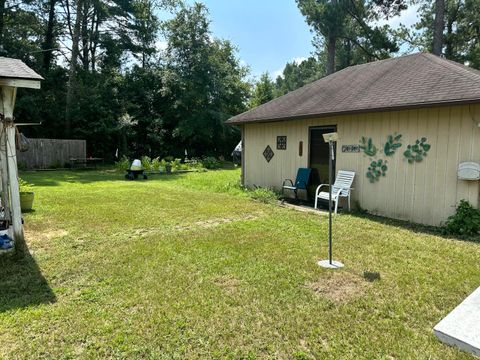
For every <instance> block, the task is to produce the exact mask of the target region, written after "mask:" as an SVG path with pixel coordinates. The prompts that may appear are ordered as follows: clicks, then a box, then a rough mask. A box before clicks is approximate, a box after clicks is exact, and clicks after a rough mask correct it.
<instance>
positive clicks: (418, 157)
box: [403, 137, 431, 164]
mask: <svg viewBox="0 0 480 360" xmlns="http://www.w3.org/2000/svg"><path fill="white" fill-rule="evenodd" d="M430 147H431V146H430V144H427V138H426V137H422V138H421V139H417V141H415V144H414V145H408V146H407V150H405V152H404V153H403V156H405V157H406V158H407V160H408V163H409V164H413V163H414V162H421V161H422V160H423V158H424V157H425V156H427V152H428V150H430Z"/></svg>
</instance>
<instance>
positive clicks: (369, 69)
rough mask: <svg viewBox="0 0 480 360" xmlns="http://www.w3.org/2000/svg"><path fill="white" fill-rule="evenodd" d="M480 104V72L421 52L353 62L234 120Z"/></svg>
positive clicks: (233, 121)
mask: <svg viewBox="0 0 480 360" xmlns="http://www.w3.org/2000/svg"><path fill="white" fill-rule="evenodd" d="M471 102H480V71H477V70H475V69H472V68H469V67H467V66H464V65H461V64H458V63H455V62H453V61H449V60H445V59H442V58H440V57H438V56H435V55H432V54H427V53H417V54H412V55H407V56H402V57H397V58H392V59H387V60H381V61H375V62H371V63H368V64H362V65H356V66H351V67H348V68H346V69H343V70H341V71H338V72H336V73H334V74H332V75H329V76H326V77H324V78H322V79H320V80H317V81H314V82H312V83H311V84H308V85H305V86H303V87H301V88H300V89H297V90H295V91H292V92H290V93H288V94H286V95H284V96H281V97H279V98H276V99H274V100H272V101H270V102H268V103H266V104H263V105H260V106H258V107H256V108H254V109H251V110H249V111H247V112H244V113H242V114H239V115H237V116H234V117H232V118H230V119H229V120H228V121H227V123H229V124H241V123H246V122H259V121H275V120H283V119H295V118H306V117H321V116H328V115H334V114H342V113H356V112H371V111H381V110H390V109H402V108H412V107H425V106H432V105H442V104H456V103H471Z"/></svg>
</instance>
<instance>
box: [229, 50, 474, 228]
mask: <svg viewBox="0 0 480 360" xmlns="http://www.w3.org/2000/svg"><path fill="white" fill-rule="evenodd" d="M227 123H228V124H231V125H237V126H239V127H240V128H241V131H242V145H243V146H242V182H243V184H244V185H245V186H250V187H251V186H261V187H270V188H277V189H279V188H281V185H282V182H283V180H284V179H287V178H289V179H295V175H296V172H297V170H298V168H302V167H308V168H311V169H313V173H314V174H315V175H314V176H313V178H312V187H313V189H314V188H315V186H316V185H318V184H320V183H328V144H326V143H325V142H324V141H323V138H322V135H323V134H325V133H329V132H337V133H338V142H337V143H336V150H335V152H336V154H335V161H334V169H336V170H335V173H336V171H338V170H351V171H354V172H355V173H356V177H355V181H354V183H353V188H354V190H353V192H352V200H353V203H356V204H357V206H359V207H361V208H363V209H366V210H368V211H369V212H370V213H374V214H377V215H382V216H386V217H391V218H396V219H401V220H408V221H412V222H415V223H423V224H429V225H440V224H441V223H442V222H444V221H445V220H446V219H447V217H448V216H449V215H451V214H452V213H453V212H454V211H455V206H456V205H457V204H458V203H459V201H460V200H462V199H465V200H467V201H469V202H470V203H471V204H472V205H474V206H475V207H478V205H479V179H480V71H477V70H474V69H472V68H469V67H467V66H464V65H462V64H458V63H455V62H452V61H449V60H446V59H443V58H440V57H437V56H435V55H432V54H427V53H418V54H412V55H407V56H403V57H398V58H392V59H387V60H381V61H375V62H372V63H367V64H362V65H356V66H351V67H348V68H346V69H343V70H341V71H338V72H336V73H334V74H331V75H329V76H326V77H324V78H322V79H320V80H317V81H315V82H312V83H310V84H308V85H306V86H304V87H302V88H300V89H297V90H295V91H292V92H290V93H288V94H286V95H284V96H282V97H279V98H276V99H274V100H272V101H270V102H268V103H266V104H263V105H261V106H259V107H256V108H254V109H251V110H249V111H247V112H245V113H242V114H239V115H237V116H234V117H233V118H231V119H229V120H228V121H227ZM313 191H314V190H313Z"/></svg>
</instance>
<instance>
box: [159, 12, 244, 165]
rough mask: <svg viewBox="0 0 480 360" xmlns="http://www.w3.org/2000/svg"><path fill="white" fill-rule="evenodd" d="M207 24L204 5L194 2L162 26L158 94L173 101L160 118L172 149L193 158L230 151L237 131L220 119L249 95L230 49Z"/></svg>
mask: <svg viewBox="0 0 480 360" xmlns="http://www.w3.org/2000/svg"><path fill="white" fill-rule="evenodd" d="M209 23H210V21H209V19H208V11H207V9H206V7H205V6H204V5H202V4H199V3H194V5H192V6H191V7H189V6H182V7H181V8H180V10H179V11H178V12H177V13H176V15H175V17H174V18H173V19H171V20H169V21H167V22H166V23H165V26H164V30H165V31H164V32H165V36H166V40H167V43H168V45H167V49H166V52H165V60H164V62H165V69H164V76H163V87H162V93H163V94H164V96H166V97H167V98H171V99H172V100H173V101H172V103H171V106H166V107H164V111H163V112H162V116H163V117H165V125H166V128H167V129H168V132H169V134H170V137H171V139H172V140H173V141H174V143H175V145H176V147H177V148H179V147H180V148H183V149H185V148H188V149H192V151H191V152H190V153H191V154H192V155H193V156H199V155H207V154H209V153H223V154H227V153H230V152H231V150H232V148H233V147H234V146H235V145H236V143H238V139H239V132H238V129H235V128H234V127H231V126H227V125H225V121H226V120H227V119H228V118H229V117H230V116H232V115H233V114H237V113H240V112H242V111H244V110H246V100H247V98H248V96H249V93H250V89H249V84H248V83H247V82H246V81H245V80H244V78H245V77H246V75H247V73H248V69H247V68H246V67H244V66H242V65H241V64H240V60H239V59H238V57H237V54H236V48H235V47H234V46H233V45H232V44H231V43H230V42H229V41H225V40H220V39H216V38H215V37H214V36H212V33H211V31H210V27H209ZM163 130H165V128H163ZM172 153H173V152H172ZM176 154H177V156H178V155H179V154H178V153H176Z"/></svg>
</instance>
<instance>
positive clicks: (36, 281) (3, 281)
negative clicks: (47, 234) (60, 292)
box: [0, 251, 56, 313]
mask: <svg viewBox="0 0 480 360" xmlns="http://www.w3.org/2000/svg"><path fill="white" fill-rule="evenodd" d="M0 269H1V275H0V313H2V312H5V311H8V310H13V309H21V308H25V307H28V306H32V305H40V304H51V303H54V302H55V301H56V297H55V294H54V293H53V291H52V289H51V288H50V286H49V285H48V283H47V280H46V279H45V278H44V277H43V275H42V273H41V271H40V269H39V267H38V265H37V263H36V261H35V259H34V258H33V257H32V256H31V255H30V253H29V252H28V251H27V254H26V255H25V257H24V258H23V259H20V260H18V259H16V258H15V257H14V256H13V254H2V255H0Z"/></svg>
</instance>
